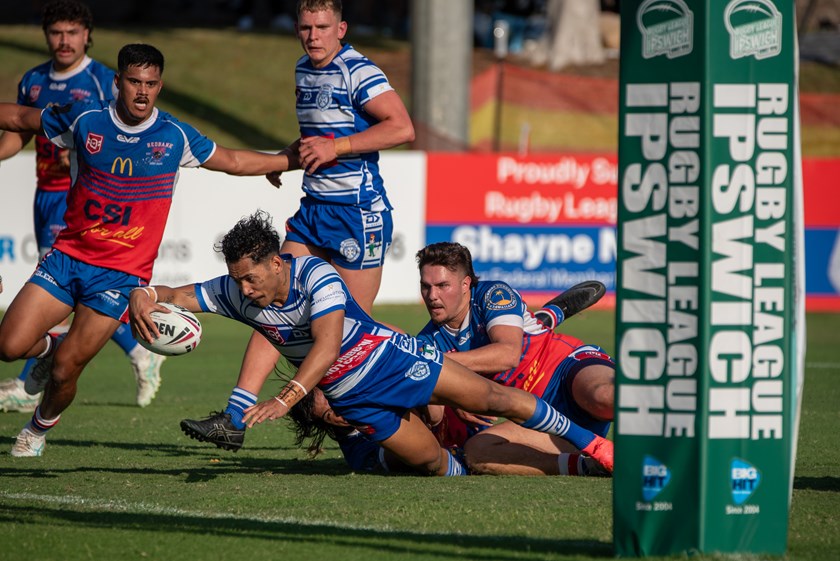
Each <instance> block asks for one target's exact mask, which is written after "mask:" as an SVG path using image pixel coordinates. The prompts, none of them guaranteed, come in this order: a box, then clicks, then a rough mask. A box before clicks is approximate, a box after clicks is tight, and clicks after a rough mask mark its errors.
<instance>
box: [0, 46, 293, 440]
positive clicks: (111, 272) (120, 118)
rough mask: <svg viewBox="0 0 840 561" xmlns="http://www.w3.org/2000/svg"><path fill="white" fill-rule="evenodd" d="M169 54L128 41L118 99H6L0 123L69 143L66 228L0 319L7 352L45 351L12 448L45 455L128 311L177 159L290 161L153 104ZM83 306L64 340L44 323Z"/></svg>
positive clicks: (151, 256) (183, 162) (147, 268)
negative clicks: (44, 103) (30, 103)
mask: <svg viewBox="0 0 840 561" xmlns="http://www.w3.org/2000/svg"><path fill="white" fill-rule="evenodd" d="M163 66H164V59H163V55H162V54H161V53H160V51H158V50H157V49H156V48H154V47H152V46H151V45H143V44H133V45H126V46H124V47H123V48H122V49H120V52H119V55H118V74H117V75H116V77H115V79H114V83H115V84H116V88H117V91H118V93H117V98H116V100H114V101H112V102H91V103H74V104H70V105H57V106H53V107H49V108H47V109H44V110H43V111H41V110H38V109H35V108H32V107H24V106H21V105H16V104H11V103H0V129H3V130H11V131H16V132H23V133H37V132H41V131H42V132H43V134H44V136H46V137H47V138H49V139H50V141H51V142H53V143H54V144H56V145H57V146H59V147H61V148H69V149H70V171H71V178H72V179H71V182H72V185H71V188H70V192H69V194H68V196H67V207H68V208H67V213H66V214H65V219H66V222H67V227H66V228H65V229H63V230H62V231H61V232H60V233H59V234H58V237H57V238H56V241H55V243H54V244H53V248H52V250H51V251H50V252H49V253H48V254H47V255H46V256H45V257H44V258H43V259H42V260H41V262H40V264H39V265H38V267H37V268H36V269H35V272H34V274H33V275H32V277H30V279H29V281H28V282H27V283H26V284H25V285H24V287H23V288H22V289H21V291H20V292H19V293H18V295H17V296H16V297H15V299H14V300H13V301H12V304H11V305H10V306H9V309H8V310H7V311H6V314H5V316H4V317H3V320H2V322H1V323H0V359H2V360H4V361H12V360H17V359H20V358H30V357H37V358H39V359H43V360H45V361H49V362H47V363H45V365H44V368H41V369H33V374H34V373H35V371H36V370H38V371H39V372H42V373H44V374H46V375H45V376H44V377H43V378H39V379H37V380H36V382H39V383H40V384H41V385H42V387H43V386H44V385H45V386H46V389H45V391H44V398H43V400H42V401H41V404H40V405H39V406H38V407H37V408H36V409H35V413H34V414H33V416H32V419H31V420H30V422H29V423H27V425H26V426H25V427H24V428H23V430H22V431H21V432H20V434H19V435H18V437H17V439H16V441H15V444H14V446H13V447H12V455H13V456H40V455H41V454H42V452H43V449H44V444H45V435H46V433H47V431H48V430H50V429H51V428H52V427H54V426H55V425H56V423H58V421H59V419H60V416H61V413H62V412H63V411H64V410H65V409H66V408H67V407H68V406H69V405H70V403H71V402H72V401H73V398H74V397H75V395H76V381H77V380H78V378H79V376H80V375H81V373H82V370H83V369H84V367H85V365H86V364H87V363H88V362H89V361H90V360H91V359H92V358H93V357H94V356H95V355H96V353H98V352H99V350H100V349H101V348H102V346H103V345H104V344H105V343H106V342H107V341H108V339H109V338H110V337H111V336H112V335H113V333H114V331H116V329H117V328H118V327H119V326H120V324H121V323H125V322H126V321H127V319H128V299H129V291H130V290H131V289H132V288H138V287H142V286H145V285H146V284H148V281H149V279H150V277H151V275H152V265H153V263H154V260H155V257H156V256H157V252H158V249H159V247H160V242H161V239H162V237H163V231H164V227H165V226H166V220H167V216H168V214H169V207H170V205H171V203H172V196H173V194H174V190H175V183H176V181H177V178H178V169H179V167H198V166H201V167H204V168H206V169H210V170H214V171H223V172H226V173H229V174H232V175H265V174H267V173H269V172H272V171H279V170H285V169H288V167H289V165H290V161H289V156H287V155H285V154H275V155H271V154H264V153H261V152H256V151H251V150H231V149H228V148H225V147H223V146H219V145H218V144H216V143H214V142H213V141H211V140H210V139H208V138H207V137H205V136H202V135H201V134H200V133H199V132H198V131H197V130H195V129H194V128H193V127H192V126H190V125H188V124H186V123H183V122H181V121H178V120H177V119H176V118H175V117H173V116H171V115H169V114H167V113H164V112H163V111H159V110H158V109H157V108H156V107H155V102H156V101H157V98H158V95H159V94H160V91H161V88H162V87H163V81H162V79H161V75H162V74H163ZM70 312H75V315H74V318H73V323H72V324H71V326H70V330H69V331H68V332H67V336H66V338H65V339H64V342H63V344H60V345H59V344H58V341H57V340H56V338H55V337H53V336H50V335H49V334H47V335H46V336H45V335H44V334H45V333H47V330H48V329H49V328H50V327H52V326H53V325H55V324H57V323H58V322H60V321H62V320H64V319H65V318H66V317H67V316H68V315H69V314H70Z"/></svg>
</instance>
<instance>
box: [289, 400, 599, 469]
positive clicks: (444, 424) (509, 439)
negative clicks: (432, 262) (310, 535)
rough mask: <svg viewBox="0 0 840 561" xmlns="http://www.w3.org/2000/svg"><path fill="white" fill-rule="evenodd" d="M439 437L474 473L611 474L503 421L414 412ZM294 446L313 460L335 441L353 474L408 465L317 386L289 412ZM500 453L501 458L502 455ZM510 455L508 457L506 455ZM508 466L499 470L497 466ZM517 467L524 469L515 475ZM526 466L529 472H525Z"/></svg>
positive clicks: (564, 446)
mask: <svg viewBox="0 0 840 561" xmlns="http://www.w3.org/2000/svg"><path fill="white" fill-rule="evenodd" d="M409 414H410V415H412V416H416V417H418V418H419V420H421V421H422V422H423V423H425V424H426V426H428V427H429V429H430V430H431V431H432V434H434V435H435V438H437V440H438V442H439V443H440V446H441V448H443V449H445V450H447V451H448V452H449V453H450V454H453V455H454V456H455V457H456V458H458V459H459V460H460V461H461V462H463V463H465V465H466V467H467V468H468V471H469V473H472V474H488V475H491V474H497V473H517V474H522V475H581V476H609V475H610V474H609V472H607V471H606V470H604V469H603V468H602V467H601V466H600V464H598V462H596V461H595V460H594V459H592V458H590V457H589V456H586V455H585V454H581V453H580V451H579V450H577V449H575V447H574V446H572V445H571V444H569V443H568V442H567V441H565V440H563V439H562V438H559V437H556V436H554V435H550V434H546V433H542V432H537V431H533V430H530V429H526V428H523V427H521V426H520V425H517V424H516V423H512V422H510V421H503V422H501V423H498V424H495V425H493V426H491V427H484V426H476V425H473V424H470V423H467V422H465V421H464V420H463V419H462V418H461V416H462V415H461V414H460V413H459V412H456V410H455V409H452V408H451V407H448V406H445V407H441V406H439V405H430V406H428V407H424V408H420V409H412V410H411V411H410V413H409ZM288 418H289V419H290V420H291V421H292V424H293V427H294V430H295V443H296V444H297V445H298V446H300V445H303V444H305V443H306V445H307V446H306V447H307V450H308V451H309V454H310V457H312V458H314V457H315V456H317V455H318V454H319V453H320V452H321V451H322V445H323V442H324V440H325V439H326V438H330V439H331V440H334V441H335V442H336V443H337V444H338V447H339V449H340V450H341V453H342V454H343V456H344V459H345V461H346V462H347V465H348V466H349V467H350V468H351V469H352V470H354V471H360V472H372V473H383V472H384V473H399V472H405V471H406V467H407V466H405V464H403V463H402V462H400V461H399V459H397V458H395V457H394V456H393V454H390V453H388V452H387V451H386V450H385V449H384V448H382V447H381V446H379V445H378V444H377V443H376V442H374V441H371V440H369V439H367V438H365V436H364V435H363V434H362V433H360V432H359V431H358V430H356V429H355V428H353V426H352V425H350V423H348V422H347V421H345V420H344V419H343V418H342V417H341V416H340V415H338V414H336V413H335V411H333V409H332V408H331V407H330V405H329V402H328V401H327V399H326V397H324V394H323V392H321V391H320V390H319V389H318V388H314V389H313V390H312V391H311V392H310V393H309V394H308V395H307V396H306V397H304V398H303V399H302V400H301V401H300V402H299V403H298V404H297V405H296V406H295V407H293V408H292V410H291V411H290V412H289V415H288ZM500 451H501V454H500V453H499V452H500ZM506 452H507V455H504V454H505V453H506ZM500 465H502V466H504V468H506V469H505V470H500V469H499V468H498V467H497V466H500ZM512 466H517V467H518V468H519V470H520V471H516V472H514V471H511V467H512ZM526 468H527V471H526Z"/></svg>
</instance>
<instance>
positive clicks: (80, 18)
mask: <svg viewBox="0 0 840 561" xmlns="http://www.w3.org/2000/svg"><path fill="white" fill-rule="evenodd" d="M60 21H70V22H74V23H75V22H78V23H81V24H82V25H83V26H84V27H85V29H87V30H88V42H87V44H85V51H87V50H88V49H89V48H90V47H91V46H93V13H92V12H91V11H90V8H88V6H87V4H84V3H82V2H79V1H78V0H53V1H52V2H47V3H46V4H45V5H44V11H43V12H42V13H41V27H42V28H43V30H44V33H46V31H47V28H48V27H49V26H51V25H53V24H55V23H58V22H60Z"/></svg>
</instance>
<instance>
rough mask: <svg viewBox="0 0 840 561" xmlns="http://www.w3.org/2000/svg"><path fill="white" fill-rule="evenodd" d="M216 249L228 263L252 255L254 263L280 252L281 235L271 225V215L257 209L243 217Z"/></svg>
mask: <svg viewBox="0 0 840 561" xmlns="http://www.w3.org/2000/svg"><path fill="white" fill-rule="evenodd" d="M216 251H218V252H220V253H221V254H222V255H224V257H225V262H226V263H236V262H237V261H239V260H240V259H244V258H245V257H250V258H251V260H252V261H254V263H260V262H261V261H263V260H264V259H266V258H268V257H271V256H273V255H277V254H279V253H280V235H279V234H278V233H277V231H276V230H275V229H274V227H273V226H272V225H271V216H270V215H269V214H268V213H267V212H265V211H264V210H257V211H256V212H255V213H254V214H252V215H251V216H248V217H247V218H243V219H242V220H240V221H239V222H237V223H236V226H234V227H233V228H231V230H230V231H229V232H228V233H227V234H225V236H224V237H223V238H222V240H221V241H220V242H218V243H217V244H216Z"/></svg>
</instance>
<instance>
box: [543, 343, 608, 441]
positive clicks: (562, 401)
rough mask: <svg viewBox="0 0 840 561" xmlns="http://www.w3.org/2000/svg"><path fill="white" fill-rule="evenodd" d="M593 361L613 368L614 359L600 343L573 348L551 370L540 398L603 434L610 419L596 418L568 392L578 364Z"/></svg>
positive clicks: (598, 433)
mask: <svg viewBox="0 0 840 561" xmlns="http://www.w3.org/2000/svg"><path fill="white" fill-rule="evenodd" d="M593 364H603V365H606V366H610V367H612V368H615V362H613V359H612V358H611V357H610V355H608V354H607V353H605V352H604V350H603V349H602V348H601V347H598V346H596V345H581V346H580V347H578V348H576V349H575V350H574V351H572V353H571V354H570V355H569V356H567V357H566V358H565V359H563V362H561V363H560V365H559V366H558V367H557V370H555V371H554V376H552V377H551V380H550V381H549V382H548V386H546V388H545V392H544V393H543V395H542V398H543V400H544V401H546V402H547V403H548V404H549V405H551V406H552V407H554V408H555V409H557V410H558V411H560V412H561V413H562V414H564V415H565V416H566V417H568V418H569V420H571V421H573V422H574V423H576V424H577V425H579V426H581V427H583V428H585V429H588V430H590V431H592V432H594V433H595V434H597V435H600V436H603V437H606V436H607V433H608V432H609V431H610V424H611V423H610V421H602V420H601V419H596V418H595V417H593V416H592V415H590V414H589V413H587V412H586V411H584V410H583V409H581V408H580V406H579V405H578V404H577V403H576V402H575V399H574V397H573V396H572V381H573V380H574V379H575V376H576V375H577V373H578V372H580V370H581V369H582V368H585V367H587V366H590V365H593Z"/></svg>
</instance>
